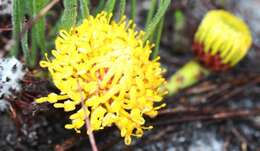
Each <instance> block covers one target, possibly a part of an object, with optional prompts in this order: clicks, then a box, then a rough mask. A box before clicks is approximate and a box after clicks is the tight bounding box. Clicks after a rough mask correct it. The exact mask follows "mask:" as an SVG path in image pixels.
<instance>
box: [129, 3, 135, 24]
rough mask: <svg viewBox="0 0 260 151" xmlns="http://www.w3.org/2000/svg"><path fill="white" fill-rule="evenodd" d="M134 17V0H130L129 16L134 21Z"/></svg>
mask: <svg viewBox="0 0 260 151" xmlns="http://www.w3.org/2000/svg"><path fill="white" fill-rule="evenodd" d="M135 17H136V0H131V14H130V18H131V19H132V20H133V21H134V20H135Z"/></svg>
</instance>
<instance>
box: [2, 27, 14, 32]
mask: <svg viewBox="0 0 260 151" xmlns="http://www.w3.org/2000/svg"><path fill="white" fill-rule="evenodd" d="M6 31H12V28H0V32H6Z"/></svg>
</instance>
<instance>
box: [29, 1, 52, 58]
mask: <svg viewBox="0 0 260 151" xmlns="http://www.w3.org/2000/svg"><path fill="white" fill-rule="evenodd" d="M32 1H33V3H32V5H33V17H35V16H36V15H37V14H38V13H39V12H40V10H41V9H43V8H44V6H45V5H46V4H47V3H48V0H32ZM45 22H46V20H45V17H42V18H41V19H39V20H38V21H37V23H36V24H35V25H34V26H33V31H34V32H35V36H36V37H32V40H34V39H35V40H36V43H37V45H38V46H39V47H40V50H41V54H42V55H44V54H45V53H46V50H45ZM34 57H36V56H34Z"/></svg>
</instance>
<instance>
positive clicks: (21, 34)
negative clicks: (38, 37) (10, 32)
mask: <svg viewBox="0 0 260 151" xmlns="http://www.w3.org/2000/svg"><path fill="white" fill-rule="evenodd" d="M59 1H60V0H52V1H51V2H50V3H49V4H47V5H46V6H45V7H44V8H43V9H42V10H41V11H40V12H39V13H38V14H37V15H36V16H35V17H34V18H33V19H32V20H29V21H28V22H27V23H26V24H25V26H24V28H23V30H22V31H21V33H20V37H23V35H24V34H25V32H26V31H27V30H28V29H30V28H32V26H33V25H34V24H35V23H36V22H37V21H38V20H40V19H41V18H42V17H43V16H44V15H45V14H46V13H47V12H48V11H49V10H50V9H51V8H52V7H53V6H54V5H55V4H56V3H58V2H59Z"/></svg>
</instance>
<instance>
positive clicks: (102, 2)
mask: <svg viewBox="0 0 260 151" xmlns="http://www.w3.org/2000/svg"><path fill="white" fill-rule="evenodd" d="M104 6H105V0H99V1H98V6H97V8H96V9H95V11H94V15H97V14H98V13H99V12H100V11H101V10H102V9H103V8H104Z"/></svg>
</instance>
